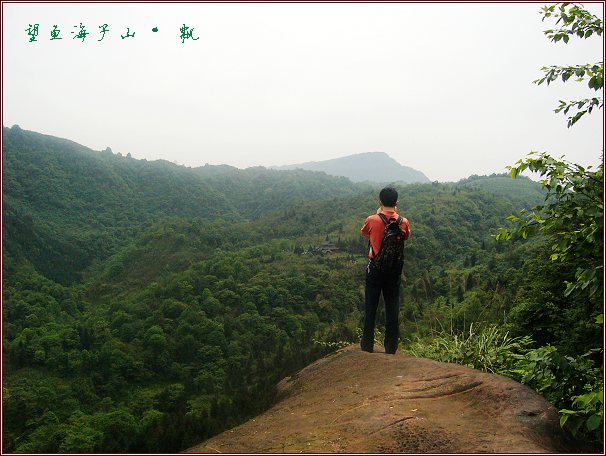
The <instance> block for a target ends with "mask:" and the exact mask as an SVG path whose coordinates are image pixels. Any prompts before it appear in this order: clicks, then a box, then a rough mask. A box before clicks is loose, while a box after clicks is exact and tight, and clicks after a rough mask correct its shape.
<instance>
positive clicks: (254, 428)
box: [186, 346, 573, 453]
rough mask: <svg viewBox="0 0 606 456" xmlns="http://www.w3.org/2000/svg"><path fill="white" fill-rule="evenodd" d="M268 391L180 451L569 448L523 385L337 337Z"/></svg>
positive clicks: (548, 411)
mask: <svg viewBox="0 0 606 456" xmlns="http://www.w3.org/2000/svg"><path fill="white" fill-rule="evenodd" d="M379 349H380V348H379ZM276 397H277V399H276V401H277V402H276V404H275V405H274V406H273V407H272V408H271V409H269V410H268V411H266V412H265V413H263V414H261V415H259V416H258V417H256V418H255V419H252V420H250V421H248V422H246V423H244V424H242V425H240V426H238V427H236V428H234V429H231V430H229V431H226V432H223V433H222V434H219V435H217V436H215V437H213V438H211V439H209V440H207V441H205V442H203V443H202V444H200V445H197V446H195V447H193V448H190V449H189V450H187V451H186V452H187V453H301V452H303V453H548V452H569V451H572V450H573V449H572V447H571V443H570V441H569V440H568V438H567V436H566V434H565V433H564V432H563V431H562V430H561V429H560V426H559V424H558V415H557V412H556V410H555V408H554V407H553V406H552V405H551V404H549V403H548V402H547V401H545V400H544V399H543V398H542V397H541V396H539V395H538V394H537V393H535V392H534V391H532V390H531V389H529V388H527V387H526V386H523V385H521V384H519V383H517V382H515V381H513V380H511V379H509V378H506V377H501V376H498V375H492V374H487V373H483V372H480V371H476V370H473V369H468V368H466V367H463V366H459V365H456V364H449V363H440V362H437V361H431V360H427V359H421V358H415V357H412V356H409V355H407V354H404V353H396V354H395V355H386V354H385V353H381V352H375V353H366V352H363V351H361V350H360V349H359V347H357V346H349V347H346V348H344V349H341V350H339V351H337V352H335V353H333V354H331V355H329V356H327V357H325V358H323V359H321V360H318V361H316V362H315V363H313V364H311V365H309V366H308V367H306V368H305V369H303V370H301V371H300V372H298V373H297V374H296V375H294V376H292V377H288V378H286V379H284V380H282V381H281V382H280V384H279V385H278V394H277V396H276Z"/></svg>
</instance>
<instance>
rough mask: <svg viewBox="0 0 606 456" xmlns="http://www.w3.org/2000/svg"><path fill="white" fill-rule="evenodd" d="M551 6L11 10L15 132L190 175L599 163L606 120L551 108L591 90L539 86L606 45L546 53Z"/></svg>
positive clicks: (8, 100)
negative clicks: (367, 155) (526, 160)
mask: <svg viewBox="0 0 606 456" xmlns="http://www.w3.org/2000/svg"><path fill="white" fill-rule="evenodd" d="M541 5H542V4H540V3H537V4H468V3H467V4H442V3H437V4H401V3H400V4H387V3H383V4H356V3H351V4H331V3H326V4H317V3H316V4H314V3H310V4H267V3H259V4H238V3H233V4H175V3H170V4H93V5H90V4H6V3H4V4H3V5H2V7H3V12H4V23H3V30H2V33H3V39H4V62H3V63H4V66H3V68H4V74H3V77H4V98H3V124H4V125H5V126H12V125H13V124H19V125H20V126H21V128H23V129H27V130H35V131H39V132H41V133H45V134H50V135H54V136H59V137H64V138H68V139H71V140H73V141H76V142H78V143H80V144H83V145H85V146H88V147H90V148H92V149H95V150H100V149H104V148H105V147H107V146H110V147H111V148H112V149H113V151H114V152H121V153H122V154H127V153H131V154H132V156H133V157H135V158H147V159H148V160H153V159H157V158H163V159H166V160H170V161H176V162H178V163H180V164H184V165H187V166H200V165H204V164H205V163H210V164H221V163H226V164H230V165H233V166H237V167H240V168H244V167H248V166H254V165H263V166H270V165H284V164H291V163H300V162H304V161H312V160H314V161H315V160H324V159H329V158H336V157H340V156H344V155H350V154H356V153H360V152H369V151H383V152H387V153H388V154H389V155H390V156H392V157H393V158H395V159H396V160H397V161H398V162H400V163H401V164H403V165H407V166H411V167H413V168H415V169H418V170H420V171H423V172H424V173H425V174H426V175H427V176H428V177H429V178H430V179H431V180H438V181H453V180H458V179H461V178H463V177H467V176H469V175H470V174H490V173H492V172H503V171H505V166H506V165H508V164H513V163H515V161H517V160H518V159H519V158H522V157H524V156H525V155H526V154H527V153H528V152H530V151H531V150H541V151H549V152H550V153H552V154H553V155H556V156H560V155H565V156H566V158H567V159H568V160H570V161H573V162H578V163H583V164H592V163H598V162H599V160H600V156H601V153H602V136H603V127H602V120H603V112H602V111H599V112H597V113H595V114H593V115H591V116H589V117H586V118H584V119H583V120H582V121H581V122H580V123H579V124H577V125H576V126H574V127H572V128H571V129H567V128H566V119H565V117H564V115H562V114H555V113H554V112H553V109H554V108H555V107H556V106H557V104H558V100H559V99H566V100H572V99H578V98H585V97H587V96H594V93H595V92H593V91H590V90H589V89H587V88H586V83H583V84H580V83H576V82H574V81H569V82H568V83H567V84H562V83H561V82H558V83H554V84H553V85H551V86H550V87H547V86H536V85H535V84H532V81H533V80H535V79H537V78H538V77H539V76H541V74H542V73H541V71H540V68H541V67H542V66H544V65H553V64H559V65H562V64H580V63H594V62H598V61H601V60H602V55H603V42H602V39H600V38H599V37H596V38H595V39H593V38H591V39H589V40H572V41H570V42H569V43H568V45H564V44H563V43H551V42H550V41H549V40H548V39H547V38H546V37H545V36H544V34H543V33H542V31H543V30H544V29H547V28H551V27H552V26H553V22H543V23H542V22H541V16H540V15H539V11H540V7H541ZM586 5H587V7H588V9H589V10H590V11H592V12H593V13H595V14H598V15H599V16H600V17H603V8H602V5H601V4H586ZM80 23H82V24H83V26H84V27H85V30H86V31H87V32H88V33H89V35H87V36H86V38H85V39H84V41H82V40H81V39H74V38H73V37H74V36H75V35H76V34H72V33H71V32H72V31H74V32H76V33H77V31H78V30H79V28H80V27H79V24H80ZM30 24H31V25H32V26H34V25H35V24H38V36H37V37H36V40H37V41H34V42H29V36H28V33H27V32H26V29H28V28H29V27H30ZM103 24H107V29H108V31H107V32H106V34H105V36H104V37H103V39H102V40H101V41H98V40H99V39H101V37H102V35H101V33H100V28H99V26H100V25H103ZM184 24H185V25H186V26H187V27H189V29H188V30H191V29H192V28H193V34H192V37H193V38H198V39H197V40H193V39H186V40H185V42H184V43H182V40H181V39H180V27H183V25H184ZM54 25H56V26H57V27H56V28H57V29H58V30H60V34H59V37H62V38H63V39H62V40H59V39H57V40H51V39H50V38H51V30H52V29H53V26H54ZM74 26H77V27H74ZM154 27H156V28H157V32H153V31H152V29H153V28H154ZM127 28H128V29H129V32H130V33H131V34H132V33H133V32H134V33H135V36H134V37H133V38H125V39H122V38H121V37H120V35H126V33H127Z"/></svg>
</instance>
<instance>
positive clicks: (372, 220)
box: [360, 211, 410, 258]
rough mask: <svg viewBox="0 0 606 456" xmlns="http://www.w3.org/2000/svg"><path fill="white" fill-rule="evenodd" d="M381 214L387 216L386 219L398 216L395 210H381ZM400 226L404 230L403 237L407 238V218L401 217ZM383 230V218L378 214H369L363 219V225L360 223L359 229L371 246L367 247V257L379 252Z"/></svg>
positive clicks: (372, 256) (408, 232)
mask: <svg viewBox="0 0 606 456" xmlns="http://www.w3.org/2000/svg"><path fill="white" fill-rule="evenodd" d="M383 214H384V215H385V217H387V220H389V219H392V218H395V219H397V218H398V217H399V216H398V214H397V213H396V211H383ZM400 226H401V227H402V231H403V232H404V239H408V238H409V237H410V224H409V223H408V220H407V219H405V218H404V217H402V223H401V224H400ZM384 230H385V223H383V220H381V217H379V214H374V215H371V216H369V217H367V218H366V220H365V221H364V225H362V228H360V231H361V232H362V234H363V235H364V236H366V237H367V238H368V239H370V246H371V247H372V249H369V252H368V258H374V256H375V255H376V254H377V253H379V249H380V248H381V242H382V241H383V231H384ZM373 251H374V255H373Z"/></svg>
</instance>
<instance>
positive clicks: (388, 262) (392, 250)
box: [373, 213, 405, 276]
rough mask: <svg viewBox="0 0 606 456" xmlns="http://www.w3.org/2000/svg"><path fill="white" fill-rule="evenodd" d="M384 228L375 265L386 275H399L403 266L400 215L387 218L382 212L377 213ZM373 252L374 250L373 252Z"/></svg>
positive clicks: (402, 233) (402, 235)
mask: <svg viewBox="0 0 606 456" xmlns="http://www.w3.org/2000/svg"><path fill="white" fill-rule="evenodd" d="M379 217H381V220H383V223H385V229H384V230H383V240H382V241H381V248H380V249H379V253H377V255H376V256H375V264H376V267H377V268H378V269H379V271H381V273H382V274H385V275H387V276H399V275H400V274H401V273H402V268H403V267H404V237H405V236H404V231H402V227H401V226H400V224H401V223H402V217H398V219H397V220H396V219H395V218H391V219H389V220H387V217H385V215H384V214H381V213H380V214H379ZM373 253H374V252H373Z"/></svg>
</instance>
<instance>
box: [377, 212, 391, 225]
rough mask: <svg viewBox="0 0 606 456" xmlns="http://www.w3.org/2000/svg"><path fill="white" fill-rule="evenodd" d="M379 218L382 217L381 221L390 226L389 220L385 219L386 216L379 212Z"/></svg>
mask: <svg viewBox="0 0 606 456" xmlns="http://www.w3.org/2000/svg"><path fill="white" fill-rule="evenodd" d="M379 217H381V220H383V223H385V225H389V220H387V217H385V214H383V213H382V212H379Z"/></svg>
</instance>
